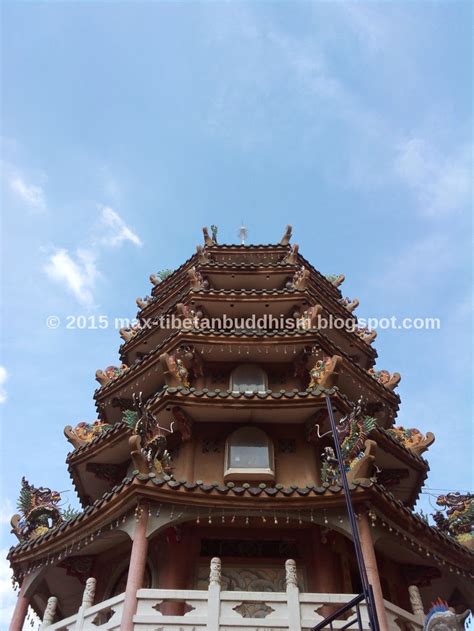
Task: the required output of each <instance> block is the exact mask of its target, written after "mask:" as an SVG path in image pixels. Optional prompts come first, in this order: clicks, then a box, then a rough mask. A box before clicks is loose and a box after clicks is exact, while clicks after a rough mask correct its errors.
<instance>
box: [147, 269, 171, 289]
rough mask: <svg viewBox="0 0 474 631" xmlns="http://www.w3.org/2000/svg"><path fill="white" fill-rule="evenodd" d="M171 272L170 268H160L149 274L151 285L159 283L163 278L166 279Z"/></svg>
mask: <svg viewBox="0 0 474 631" xmlns="http://www.w3.org/2000/svg"><path fill="white" fill-rule="evenodd" d="M172 273H173V270H172V269H162V270H160V271H159V272H157V273H156V274H150V283H151V284H152V285H159V284H160V283H162V282H163V281H164V280H166V279H167V278H168V276H171V274H172Z"/></svg>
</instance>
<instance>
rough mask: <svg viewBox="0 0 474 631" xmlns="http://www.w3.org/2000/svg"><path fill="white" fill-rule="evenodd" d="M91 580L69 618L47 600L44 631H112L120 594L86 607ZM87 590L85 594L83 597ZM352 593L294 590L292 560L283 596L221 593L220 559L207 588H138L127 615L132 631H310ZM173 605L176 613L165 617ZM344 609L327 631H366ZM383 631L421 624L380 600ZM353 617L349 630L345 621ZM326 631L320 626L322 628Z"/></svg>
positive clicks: (417, 629)
mask: <svg viewBox="0 0 474 631" xmlns="http://www.w3.org/2000/svg"><path fill="white" fill-rule="evenodd" d="M94 585H95V581H94V579H89V581H88V587H87V586H86V591H85V595H84V599H83V604H82V605H81V607H80V608H79V611H78V613H77V614H75V615H74V616H71V617H69V618H66V619H64V620H61V621H60V622H54V623H53V620H54V609H55V607H54V605H55V602H56V601H55V599H54V597H53V598H51V599H50V600H49V601H48V607H47V609H46V611H45V617H44V619H43V628H47V629H48V631H80V630H83V629H84V630H88V631H91V630H94V629H100V630H104V631H105V630H118V629H119V628H120V622H121V618H122V612H123V606H124V600H125V595H124V594H120V595H119V596H115V597H114V598H110V599H108V600H106V601H104V602H101V603H98V604H96V605H93V604H92V600H91V594H92V597H93V586H94ZM86 592H87V594H86ZM355 597H356V595H355V594H311V593H304V592H300V591H299V589H298V585H297V577H296V566H295V563H294V561H291V560H289V561H287V562H286V592H238V591H224V590H221V585H220V561H219V559H213V560H212V561H211V571H210V576H209V587H208V589H207V590H175V589H140V590H138V592H137V598H138V605H137V611H136V613H135V615H134V617H133V622H134V630H135V631H156V630H157V629H159V630H160V631H310V630H311V629H312V628H313V627H314V626H315V625H317V624H318V623H321V622H322V621H323V620H324V619H325V613H326V612H327V610H328V607H330V608H331V609H332V610H334V609H339V608H341V607H342V606H343V605H345V604H347V603H350V602H351V601H352V600H354V599H355ZM170 607H175V608H176V607H178V608H179V609H180V611H181V612H182V613H181V615H168V614H166V613H164V612H166V611H172V610H171V609H170ZM358 607H359V614H357V611H356V607H355V606H354V607H353V608H350V609H349V611H347V616H346V617H345V619H344V620H336V621H334V622H332V628H333V629H341V630H342V629H343V628H352V629H356V628H358V629H361V631H370V626H369V619H368V615H367V610H366V608H365V604H364V603H360V604H358ZM385 608H386V614H387V619H388V631H398V630H400V631H421V630H422V628H423V622H422V620H420V618H419V617H418V616H415V615H413V614H411V613H408V612H407V611H404V610H403V609H400V608H399V607H396V606H395V605H392V604H391V603H389V602H387V601H385ZM351 619H357V624H355V625H354V626H351V627H349V626H348V622H349V621H350V620H351ZM325 628H326V627H325ZM327 628H328V629H329V626H327Z"/></svg>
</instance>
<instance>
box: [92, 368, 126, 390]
mask: <svg viewBox="0 0 474 631" xmlns="http://www.w3.org/2000/svg"><path fill="white" fill-rule="evenodd" d="M126 370H128V366H127V365H126V364H122V365H121V366H107V368H106V369H105V370H96V373H95V378H96V380H97V381H98V382H99V383H100V385H101V386H105V385H107V384H108V383H109V382H110V381H112V380H113V379H117V377H119V376H120V375H121V374H123V373H124V372H125V371H126Z"/></svg>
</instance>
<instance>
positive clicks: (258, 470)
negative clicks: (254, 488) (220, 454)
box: [224, 425, 275, 482]
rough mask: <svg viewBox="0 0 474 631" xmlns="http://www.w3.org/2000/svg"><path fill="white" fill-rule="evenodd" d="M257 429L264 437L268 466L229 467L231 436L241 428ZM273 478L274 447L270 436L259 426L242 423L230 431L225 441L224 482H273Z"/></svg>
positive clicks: (240, 430) (241, 429)
mask: <svg viewBox="0 0 474 631" xmlns="http://www.w3.org/2000/svg"><path fill="white" fill-rule="evenodd" d="M248 429H251V430H257V431H258V432H259V433H260V434H261V435H262V436H264V437H265V439H266V445H267V449H268V461H269V465H270V466H269V467H230V466H229V464H230V462H229V457H230V447H231V442H232V438H233V437H234V436H235V435H236V434H237V433H238V432H243V430H248ZM274 480H275V449H274V446H273V441H272V439H271V438H270V436H269V435H268V434H267V433H266V432H265V431H264V430H263V429H261V428H260V427H256V426H255V425H243V426H242V427H239V428H237V429H235V430H234V431H233V432H231V433H230V434H229V435H228V436H227V439H226V441H225V453H224V482H273V481H274Z"/></svg>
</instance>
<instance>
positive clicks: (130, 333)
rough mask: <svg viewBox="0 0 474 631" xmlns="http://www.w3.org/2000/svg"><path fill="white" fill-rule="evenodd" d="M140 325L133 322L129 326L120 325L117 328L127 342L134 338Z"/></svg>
mask: <svg viewBox="0 0 474 631" xmlns="http://www.w3.org/2000/svg"><path fill="white" fill-rule="evenodd" d="M140 329H141V326H140V324H139V323H137V324H134V325H133V326H129V327H122V328H121V329H120V330H119V335H120V337H121V338H122V340H124V341H125V342H129V341H130V340H131V339H132V338H134V337H135V336H136V335H137V334H138V333H139V331H140Z"/></svg>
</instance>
